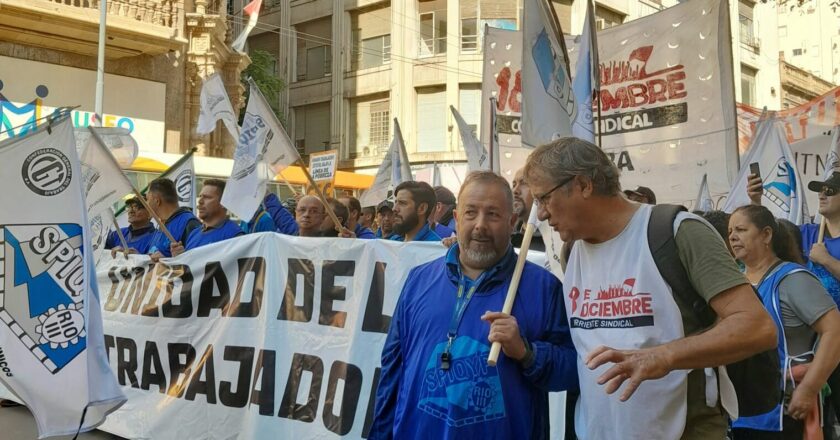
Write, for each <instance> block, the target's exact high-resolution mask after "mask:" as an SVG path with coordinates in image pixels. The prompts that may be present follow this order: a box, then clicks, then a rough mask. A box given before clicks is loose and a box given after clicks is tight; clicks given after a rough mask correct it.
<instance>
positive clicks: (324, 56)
mask: <svg viewBox="0 0 840 440" xmlns="http://www.w3.org/2000/svg"><path fill="white" fill-rule="evenodd" d="M331 26H332V23H331V20H330V17H327V18H324V19H320V20H313V21H308V22H306V23H301V24H298V25H295V31H296V32H295V35H296V50H297V57H296V60H295V61H296V69H295V72H296V75H295V79H296V80H297V81H307V80H312V79H319V78H325V77H328V76H330V75H331V73H332V45H331V41H332V27H331Z"/></svg>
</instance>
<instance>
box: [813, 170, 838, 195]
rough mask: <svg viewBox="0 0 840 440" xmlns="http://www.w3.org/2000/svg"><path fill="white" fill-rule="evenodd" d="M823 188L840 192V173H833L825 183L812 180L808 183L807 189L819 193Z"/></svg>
mask: <svg viewBox="0 0 840 440" xmlns="http://www.w3.org/2000/svg"><path fill="white" fill-rule="evenodd" d="M824 187H829V188H833V189H837V190H840V172H837V171H835V172H833V173H831V176H829V178H828V179H825V181H824V182H823V181H819V180H812V181H811V182H809V183H808V189H810V190H811V191H814V192H820V191H822V189H823V188H824Z"/></svg>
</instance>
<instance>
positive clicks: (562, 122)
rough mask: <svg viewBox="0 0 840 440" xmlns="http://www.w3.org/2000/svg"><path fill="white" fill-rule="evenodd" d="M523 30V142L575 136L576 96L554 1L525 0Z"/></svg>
mask: <svg viewBox="0 0 840 440" xmlns="http://www.w3.org/2000/svg"><path fill="white" fill-rule="evenodd" d="M524 7H525V11H524V20H523V27H522V143H523V144H524V145H528V146H531V147H537V146H540V145H542V144H545V143H548V142H551V141H552V140H554V139H557V138H560V137H564V136H570V135H571V134H572V120H574V118H575V113H576V112H577V109H576V108H575V99H574V94H573V93H572V83H571V80H570V78H569V71H568V60H567V57H568V56H567V55H566V46H565V41H564V39H563V32H562V30H561V28H560V22H559V21H558V20H557V16H556V14H555V13H554V8H553V7H552V5H551V1H550V0H525V4H524Z"/></svg>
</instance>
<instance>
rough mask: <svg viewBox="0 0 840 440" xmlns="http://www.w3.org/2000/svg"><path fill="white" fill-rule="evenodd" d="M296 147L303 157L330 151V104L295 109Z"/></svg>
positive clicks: (324, 103)
mask: <svg viewBox="0 0 840 440" xmlns="http://www.w3.org/2000/svg"><path fill="white" fill-rule="evenodd" d="M294 132H295V145H296V146H297V148H298V151H299V152H300V154H301V155H302V156H306V155H309V154H311V153H315V152H319V151H325V150H329V149H330V136H331V134H330V103H329V102H321V103H318V104H310V105H304V106H300V107H295V108H294Z"/></svg>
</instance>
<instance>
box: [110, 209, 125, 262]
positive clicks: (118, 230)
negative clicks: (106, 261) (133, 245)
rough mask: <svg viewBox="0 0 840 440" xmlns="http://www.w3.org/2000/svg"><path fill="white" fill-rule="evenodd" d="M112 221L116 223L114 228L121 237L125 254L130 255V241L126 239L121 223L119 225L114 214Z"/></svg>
mask: <svg viewBox="0 0 840 440" xmlns="http://www.w3.org/2000/svg"><path fill="white" fill-rule="evenodd" d="M111 221H112V222H113V223H114V228H115V229H116V231H117V236H118V237H119V238H120V244H121V245H122V248H123V254H124V255H125V256H126V257H127V256H128V241H126V239H125V235H123V233H122V229H120V225H119V223H117V219H116V217H114V216H113V215H112V216H111ZM112 255H113V254H112Z"/></svg>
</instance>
